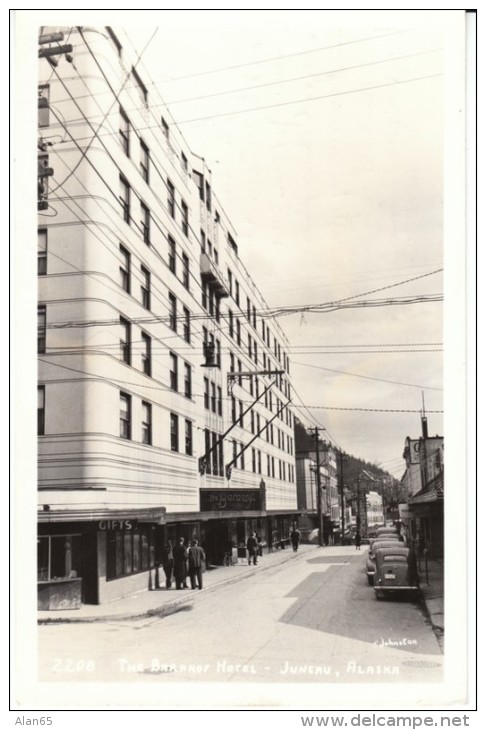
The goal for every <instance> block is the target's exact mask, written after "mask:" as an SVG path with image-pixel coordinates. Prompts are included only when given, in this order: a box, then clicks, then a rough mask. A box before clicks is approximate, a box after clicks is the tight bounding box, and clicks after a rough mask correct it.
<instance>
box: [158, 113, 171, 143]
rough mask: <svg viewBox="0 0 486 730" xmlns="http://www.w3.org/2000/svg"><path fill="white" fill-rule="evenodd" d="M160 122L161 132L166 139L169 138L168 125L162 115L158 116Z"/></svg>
mask: <svg viewBox="0 0 486 730" xmlns="http://www.w3.org/2000/svg"><path fill="white" fill-rule="evenodd" d="M160 123H161V124H162V132H163V134H164V137H165V138H166V139H169V125H168V124H167V122H166V121H165V119H164V117H160Z"/></svg>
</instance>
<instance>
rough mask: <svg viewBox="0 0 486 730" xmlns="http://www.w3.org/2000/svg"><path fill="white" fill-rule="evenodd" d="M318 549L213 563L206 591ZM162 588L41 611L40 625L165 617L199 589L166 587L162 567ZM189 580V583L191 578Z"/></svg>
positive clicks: (206, 575) (307, 547)
mask: <svg viewBox="0 0 486 730" xmlns="http://www.w3.org/2000/svg"><path fill="white" fill-rule="evenodd" d="M316 549H318V548H317V546H316V545H300V547H299V551H298V552H297V553H294V551H293V550H292V549H291V548H286V549H285V550H278V551H276V552H273V553H269V554H268V555H263V556H262V557H260V558H259V559H258V565H256V566H254V565H251V566H249V565H248V564H247V563H245V564H244V565H233V566H231V567H222V566H214V567H213V566H211V568H210V569H209V570H207V571H206V572H205V573H204V574H203V586H204V587H203V591H204V592H205V593H207V592H208V591H211V590H216V589H217V588H219V586H221V585H230V584H231V583H236V582H237V581H239V580H244V579H245V578H249V577H250V576H251V575H254V574H255V572H257V571H258V572H262V571H266V570H270V569H271V568H274V567H275V566H277V565H280V564H282V563H286V562H288V561H289V560H293V559H295V558H296V557H298V556H299V555H301V554H302V553H306V552H310V551H314V550H316ZM152 581H153V585H155V571H154V570H152ZM159 582H160V585H161V586H162V587H161V588H158V589H154V590H152V591H143V592H140V593H136V594H134V595H131V596H126V597H125V598H120V599H118V600H116V601H113V602H111V603H105V604H103V605H101V606H93V605H84V604H83V605H82V606H81V608H79V609H72V610H60V611H38V612H37V623H38V624H58V623H92V622H94V621H110V620H121V619H135V618H141V617H144V616H145V617H146V616H166V615H169V614H171V613H175V612H176V611H184V610H185V606H186V605H187V604H188V603H191V602H192V601H194V600H197V595H198V594H199V591H198V590H197V589H196V590H191V589H190V588H189V589H188V590H180V591H178V590H176V589H175V588H171V589H169V590H167V589H166V588H165V575H164V571H163V570H162V568H160V571H159ZM187 583H188V584H190V581H189V578H188V579H187Z"/></svg>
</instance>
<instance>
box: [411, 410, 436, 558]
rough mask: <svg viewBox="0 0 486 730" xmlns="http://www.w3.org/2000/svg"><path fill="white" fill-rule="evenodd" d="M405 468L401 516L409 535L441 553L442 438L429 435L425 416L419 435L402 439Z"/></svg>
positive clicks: (417, 541) (421, 544)
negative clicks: (405, 496)
mask: <svg viewBox="0 0 486 730" xmlns="http://www.w3.org/2000/svg"><path fill="white" fill-rule="evenodd" d="M403 458H404V459H405V464H406V470H405V473H404V475H403V476H402V479H401V485H402V488H403V489H404V490H405V489H406V490H407V503H406V505H405V504H403V503H402V505H401V510H400V512H401V519H402V521H403V522H404V523H405V526H406V528H407V533H408V538H409V539H411V540H413V541H414V542H415V543H416V544H417V546H418V547H419V548H420V550H423V549H424V548H427V549H428V550H429V552H430V554H431V555H434V556H436V557H441V556H442V555H443V553H444V438H443V437H442V436H429V435H428V428H427V418H426V417H425V416H423V417H422V436H421V437H420V438H418V439H411V438H409V437H407V438H406V440H405V448H404V452H403Z"/></svg>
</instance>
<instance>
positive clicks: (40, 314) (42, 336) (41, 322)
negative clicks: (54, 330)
mask: <svg viewBox="0 0 486 730" xmlns="http://www.w3.org/2000/svg"><path fill="white" fill-rule="evenodd" d="M45 351H46V308H45V307H37V354H38V355H42V354H44V353H45Z"/></svg>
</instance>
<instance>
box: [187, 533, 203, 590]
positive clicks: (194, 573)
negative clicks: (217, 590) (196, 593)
mask: <svg viewBox="0 0 486 730" xmlns="http://www.w3.org/2000/svg"><path fill="white" fill-rule="evenodd" d="M188 553H189V577H190V579H191V588H192V589H193V590H194V589H195V588H199V590H201V588H202V587H203V579H202V572H203V566H204V561H205V560H206V556H205V555H204V550H203V549H202V547H200V546H199V545H198V541H197V540H196V539H195V538H194V540H193V541H192V543H191V547H190V548H189V550H188ZM196 579H197V585H196Z"/></svg>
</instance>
